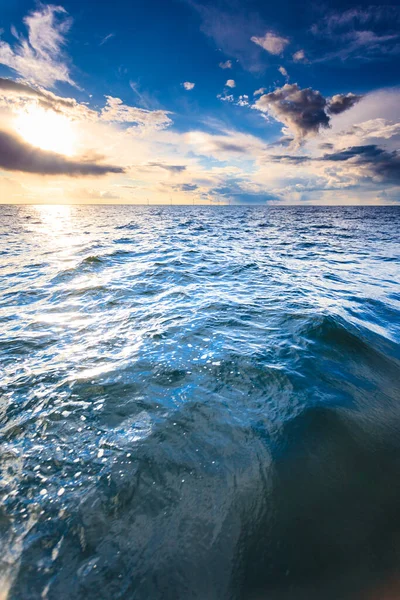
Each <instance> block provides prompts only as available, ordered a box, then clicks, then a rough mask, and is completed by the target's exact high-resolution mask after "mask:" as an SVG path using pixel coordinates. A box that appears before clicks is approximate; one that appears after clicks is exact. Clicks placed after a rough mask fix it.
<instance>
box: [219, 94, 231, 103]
mask: <svg viewBox="0 0 400 600" xmlns="http://www.w3.org/2000/svg"><path fill="white" fill-rule="evenodd" d="M217 98H218V99H219V100H222V101H223V102H235V98H234V96H233V94H226V93H224V94H218V96H217Z"/></svg>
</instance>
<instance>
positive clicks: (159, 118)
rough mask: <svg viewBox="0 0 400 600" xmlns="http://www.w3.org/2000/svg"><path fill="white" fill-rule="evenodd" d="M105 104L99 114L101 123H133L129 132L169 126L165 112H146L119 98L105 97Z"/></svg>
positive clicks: (169, 121) (167, 113) (168, 119)
mask: <svg viewBox="0 0 400 600" xmlns="http://www.w3.org/2000/svg"><path fill="white" fill-rule="evenodd" d="M106 99H107V104H106V106H105V107H104V108H103V110H102V111H101V114H100V118H101V119H102V120H103V121H110V122H117V123H134V124H135V126H134V127H132V128H131V129H130V131H132V132H133V131H135V130H136V129H137V130H138V131H139V132H143V131H149V130H153V131H154V130H160V129H165V128H166V127H168V126H169V125H171V123H172V121H171V119H170V118H169V116H168V115H169V114H171V113H170V112H168V111H166V110H146V109H144V108H138V107H137V106H128V105H126V104H124V103H123V102H122V100H121V99H120V98H113V97H112V96H106Z"/></svg>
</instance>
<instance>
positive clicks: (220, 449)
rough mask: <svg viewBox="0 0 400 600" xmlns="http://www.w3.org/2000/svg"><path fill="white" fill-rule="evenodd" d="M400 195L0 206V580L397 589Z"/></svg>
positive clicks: (247, 591)
mask: <svg viewBox="0 0 400 600" xmlns="http://www.w3.org/2000/svg"><path fill="white" fill-rule="evenodd" d="M399 231H400V210H399V208H397V207H387V208H366V207H364V208H362V207H360V208H315V207H314V208H311V207H308V208H298V207H287V208H278V207H276V208H265V207H263V208H248V207H219V208H218V207H193V208H192V207H191V208H188V207H165V208H157V207H142V208H141V207H71V208H67V207H60V208H49V207H20V208H17V207H10V206H3V207H0V232H1V241H0V264H1V269H0V292H1V295H0V371H1V377H0V393H1V400H0V424H1V440H2V441H1V446H0V468H1V471H0V473H1V504H0V539H1V552H0V575H1V579H2V583H1V587H0V598H1V600H4V599H5V598H8V600H17V599H18V600H26V599H28V600H30V599H32V600H36V599H38V600H39V599H40V600H42V599H44V600H46V599H48V600H64V599H66V600H67V599H68V600H69V599H71V600H72V599H74V600H81V599H82V600H83V599H85V600H92V599H93V600H98V599H104V600H114V599H123V600H125V599H132V600H148V599H149V600H158V599H160V600H161V599H162V600H189V599H199V600H247V599H251V600H253V599H254V600H259V599H260V600H261V599H268V600H292V599H293V600H347V599H349V600H350V599H352V600H353V599H358V598H360V599H367V600H382V599H384V600H386V599H391V600H393V599H394V598H399V597H400V591H399V590H400V404H399V400H400V398H399V396H400V369H399V365H400V347H399V339H400V338H399V335H400V267H399V255H400V246H399Z"/></svg>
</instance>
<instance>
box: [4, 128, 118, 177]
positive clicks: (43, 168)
mask: <svg viewBox="0 0 400 600" xmlns="http://www.w3.org/2000/svg"><path fill="white" fill-rule="evenodd" d="M0 168H1V169H5V170H7V171H20V172H24V173H35V174H39V175H69V176H78V175H82V176H85V175H105V174H107V173H124V169H122V168H121V167H117V166H113V165H102V164H97V163H95V162H93V161H89V160H85V159H82V160H80V161H79V160H72V159H69V158H67V157H65V156H63V155H61V154H56V153H55V152H48V151H46V150H41V149H39V148H35V147H34V146H31V145H30V144H27V143H26V142H25V141H24V140H23V139H22V138H20V137H19V136H17V135H16V134H14V133H10V132H6V131H0Z"/></svg>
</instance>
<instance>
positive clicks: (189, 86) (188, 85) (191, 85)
mask: <svg viewBox="0 0 400 600" xmlns="http://www.w3.org/2000/svg"><path fill="white" fill-rule="evenodd" d="M182 85H183V87H184V88H185V90H187V91H188V92H189V91H190V90H192V89H193V88H194V86H195V85H196V84H195V83H193V82H191V81H185V83H182Z"/></svg>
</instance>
